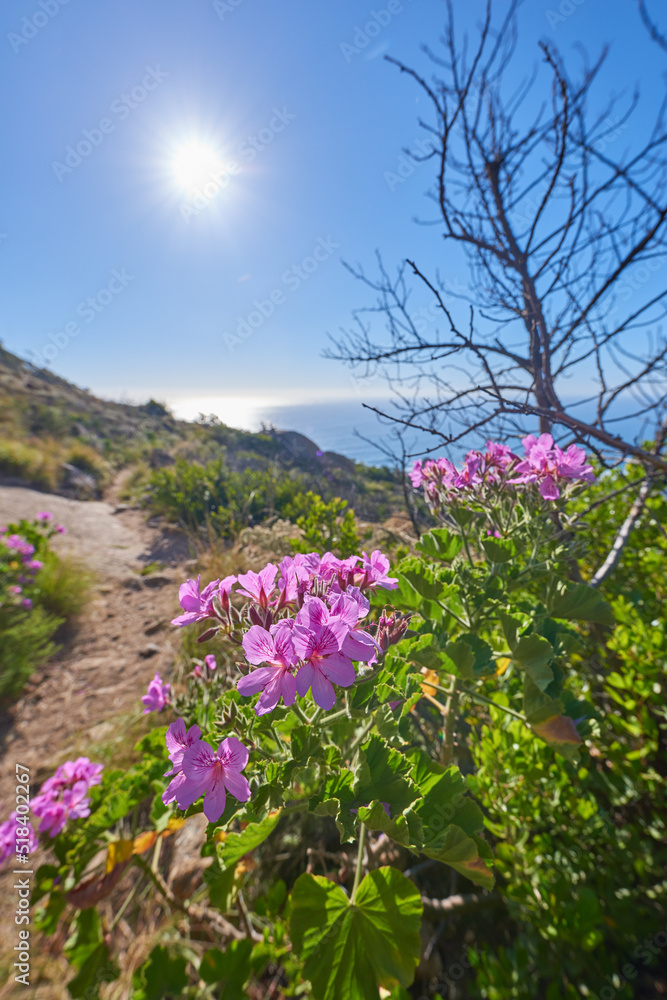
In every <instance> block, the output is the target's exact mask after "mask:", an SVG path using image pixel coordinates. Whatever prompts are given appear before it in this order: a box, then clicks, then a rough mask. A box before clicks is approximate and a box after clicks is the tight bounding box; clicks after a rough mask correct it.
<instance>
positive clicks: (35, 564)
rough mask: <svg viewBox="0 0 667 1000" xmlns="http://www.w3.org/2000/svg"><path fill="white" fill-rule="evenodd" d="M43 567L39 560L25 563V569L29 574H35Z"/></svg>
mask: <svg viewBox="0 0 667 1000" xmlns="http://www.w3.org/2000/svg"><path fill="white" fill-rule="evenodd" d="M43 566H44V563H43V562H41V561H40V560H39V559H31V560H30V562H28V563H26V569H27V570H29V571H30V572H31V573H37V572H38V571H39V570H40V569H42V568H43Z"/></svg>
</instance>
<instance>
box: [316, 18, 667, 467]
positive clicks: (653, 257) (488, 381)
mask: <svg viewBox="0 0 667 1000" xmlns="http://www.w3.org/2000/svg"><path fill="white" fill-rule="evenodd" d="M639 2H640V12H642V16H644V15H645V14H646V11H645V7H644V3H643V0H639ZM446 6H447V21H446V26H445V30H444V35H443V37H442V39H441V48H439V49H438V50H437V51H432V50H431V49H430V48H428V47H424V49H423V51H424V54H425V56H426V58H427V60H428V61H429V64H430V66H431V67H432V74H433V75H432V77H431V76H427V75H426V74H422V73H419V72H417V71H415V70H414V69H411V68H409V67H407V66H406V65H404V64H403V63H401V62H398V61H396V60H394V59H389V61H390V62H392V63H394V65H395V66H396V67H397V68H398V69H399V70H400V71H401V72H402V73H405V74H406V75H407V76H408V77H410V78H411V80H412V81H413V83H414V84H416V85H417V87H419V88H420V90H421V92H422V93H423V94H425V95H426V98H427V100H428V104H429V106H430V116H429V117H427V118H424V119H421V120H420V126H421V127H422V128H423V129H424V130H425V133H426V135H427V136H428V140H429V142H430V149H426V150H424V143H423V142H420V143H419V150H420V152H418V151H416V150H414V149H413V150H412V151H410V150H406V151H405V152H406V153H407V154H408V155H410V156H411V157H412V159H413V161H414V163H415V164H417V163H422V162H425V163H427V165H430V167H431V168H432V169H433V171H434V174H435V183H434V186H433V189H432V191H431V196H432V198H433V201H434V203H435V206H436V209H437V211H436V218H435V220H429V221H431V222H432V223H433V224H436V225H439V226H440V227H441V229H442V235H443V238H444V240H445V241H446V243H447V244H450V245H453V246H458V247H460V248H461V249H462V250H463V252H464V254H465V257H466V259H467V263H468V266H469V272H470V281H469V290H466V291H462V290H460V289H458V290H457V289H453V290H452V288H451V286H450V285H448V283H447V281H446V280H444V279H443V276H442V271H441V269H440V268H438V267H437V266H432V265H430V264H429V265H428V266H427V265H423V264H421V263H418V262H417V261H415V260H407V261H404V262H403V263H402V264H401V266H400V267H399V268H398V270H397V272H396V274H393V273H390V272H389V271H388V270H387V268H386V267H385V266H384V264H383V262H382V259H381V258H380V257H379V256H378V271H377V276H376V277H369V276H368V275H367V274H366V273H365V272H364V271H363V269H361V268H360V267H356V268H352V267H350V270H351V271H352V273H353V274H354V275H355V276H356V277H358V278H360V279H361V280H362V281H363V282H364V283H365V284H366V286H367V287H368V288H369V289H370V290H371V292H372V293H373V299H374V301H373V302H372V304H370V305H369V306H368V307H366V308H363V309H360V310H358V311H357V312H356V313H355V316H354V322H353V324H352V327H351V328H350V329H349V330H346V331H343V332H342V333H341V336H340V337H339V338H337V339H336V340H334V341H333V345H332V347H331V348H330V350H329V351H328V355H329V356H330V357H334V358H337V359H339V360H343V361H345V362H346V363H348V364H350V365H352V366H354V367H357V368H361V370H362V371H364V370H365V371H367V372H368V373H369V374H370V373H375V372H378V371H379V372H381V373H382V374H383V375H384V376H385V377H386V378H387V380H388V382H389V384H390V386H391V389H392V391H393V395H394V404H393V405H392V407H391V408H390V411H389V412H387V410H386V408H385V411H384V415H385V416H390V417H392V418H393V419H394V420H395V421H396V422H397V423H398V424H400V425H402V426H403V427H405V428H411V429H416V430H420V431H427V432H429V433H430V435H431V440H432V443H433V448H432V449H428V450H433V451H434V450H436V449H442V447H443V445H448V444H453V443H454V442H458V441H465V439H470V440H471V442H472V441H473V440H476V441H479V437H480V435H482V434H487V435H489V436H491V435H492V436H496V437H498V438H500V439H503V440H511V439H512V438H513V437H514V438H516V437H517V436H519V435H521V434H525V433H526V432H527V430H528V429H531V430H532V429H533V428H534V427H535V425H536V424H539V428H540V430H541V431H542V432H551V433H553V435H554V437H555V438H556V439H557V440H559V441H561V442H563V443H566V442H567V443H569V442H570V441H578V442H580V443H583V444H585V445H586V446H587V447H588V448H589V449H591V450H593V451H594V452H595V453H596V454H597V455H598V457H599V458H600V459H601V461H603V462H605V463H610V462H614V461H618V460H619V459H622V458H629V457H632V456H634V458H635V459H637V460H638V461H640V462H641V463H642V464H643V465H644V466H645V468H646V470H647V474H648V473H649V472H651V480H652V481H655V478H656V474H657V477H658V479H663V478H664V473H665V472H667V456H665V454H664V449H663V448H655V447H647V446H645V444H644V443H643V442H644V441H645V440H652V441H654V442H655V441H657V440H658V437H659V433H660V432H659V427H660V426H661V424H662V421H663V418H664V414H665V409H666V393H665V388H666V386H667V339H666V338H665V335H664V333H663V329H662V325H661V324H662V321H663V320H664V318H665V315H666V307H667V283H666V282H664V280H661V281H660V282H659V278H660V277H664V275H667V271H664V272H662V276H661V275H660V274H659V272H660V269H661V268H662V267H663V266H664V264H665V261H666V258H667V245H666V240H665V237H666V234H667V228H666V227H667V183H666V182H667V134H666V132H665V107H666V100H665V96H663V98H662V99H661V100H660V99H659V100H658V101H657V102H656V101H655V97H653V98H652V103H653V104H654V105H655V116H654V121H653V124H652V126H651V127H650V128H649V129H648V130H647V131H646V134H645V135H644V136H643V139H642V140H641V141H639V142H638V143H636V148H634V149H631V150H627V149H626V148H625V145H626V136H624V137H623V139H621V134H622V133H624V132H625V130H626V129H628V128H630V131H629V132H628V133H627V138H629V137H630V136H633V137H634V136H636V135H637V134H639V132H640V129H639V126H635V121H636V119H635V118H634V117H633V113H634V112H635V110H636V108H637V105H638V102H639V94H638V93H637V92H634V93H632V94H628V95H625V96H623V95H612V96H611V97H608V98H605V99H604V100H603V101H601V100H600V97H599V95H598V90H599V89H600V76H601V70H602V67H603V66H604V64H605V59H606V51H603V52H602V53H601V54H600V55H599V57H597V58H596V59H595V60H594V61H593V62H589V61H588V59H587V57H586V56H585V54H584V53H583V52H582V51H580V53H579V55H578V57H577V58H578V60H579V65H578V69H577V71H576V73H575V74H574V75H572V74H571V73H570V72H569V71H568V68H566V65H565V62H564V60H563V58H562V57H561V55H560V53H559V52H558V51H557V49H556V48H555V47H554V46H553V45H552V44H551V43H550V42H542V43H541V44H540V53H539V55H540V59H539V62H538V64H537V65H536V67H535V69H534V70H533V71H532V72H529V73H528V75H526V76H525V78H524V79H523V80H522V82H521V83H519V84H517V83H516V79H517V77H516V61H517V59H519V55H518V54H517V49H516V39H517V15H518V8H519V6H520V2H519V0H512V2H510V3H509V4H505V5H503V16H502V19H501V20H500V21H499V22H497V21H496V20H495V18H494V14H493V10H492V2H491V0H488V2H487V5H486V9H485V14H484V18H483V21H482V23H481V25H480V27H479V32H478V36H477V38H476V40H475V42H474V44H473V43H471V41H470V39H469V38H464V39H462V40H459V38H458V35H457V32H456V29H455V22H454V9H453V3H452V2H451V0H448V2H447V5H446ZM647 19H648V15H646V18H645V20H647ZM649 24H650V25H651V26H653V28H654V30H655V31H656V32H657V29H655V26H654V25H652V22H649ZM658 34H659V33H658ZM666 96H667V95H666ZM631 125H632V128H631ZM653 272H656V274H655V275H654V273H653ZM663 289H664V290H663ZM424 302H428V303H429V305H428V306H427V307H425V306H424V305H423V303H424ZM378 412H379V411H378ZM628 427H634V428H635V429H636V428H639V431H638V433H637V434H636V436H634V435H633V434H632V433H631V431H629V430H627V428H628ZM422 453H423V452H422ZM651 470H652V471H651Z"/></svg>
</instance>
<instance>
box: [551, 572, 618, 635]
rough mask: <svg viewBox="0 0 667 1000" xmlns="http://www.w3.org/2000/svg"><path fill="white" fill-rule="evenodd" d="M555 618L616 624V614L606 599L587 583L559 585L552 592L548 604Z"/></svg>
mask: <svg viewBox="0 0 667 1000" xmlns="http://www.w3.org/2000/svg"><path fill="white" fill-rule="evenodd" d="M548 608H549V614H550V615H552V616H553V617H554V618H567V619H569V620H571V621H577V622H595V623H596V624H598V625H608V626H609V627H610V628H613V627H614V625H615V620H614V614H613V612H612V610H611V608H610V606H609V605H608V604H607V602H606V601H605V599H604V598H603V597H601V596H600V594H599V593H598V592H597V590H595V589H594V588H593V587H588V586H587V585H586V584H585V583H575V584H568V585H567V586H565V587H564V586H563V585H561V586H559V587H558V589H557V590H556V591H555V592H554V593H552V595H551V599H550V602H549V605H548Z"/></svg>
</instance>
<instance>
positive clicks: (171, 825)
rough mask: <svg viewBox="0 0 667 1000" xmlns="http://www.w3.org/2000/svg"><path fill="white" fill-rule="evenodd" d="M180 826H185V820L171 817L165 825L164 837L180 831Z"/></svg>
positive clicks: (180, 817) (181, 817) (179, 817)
mask: <svg viewBox="0 0 667 1000" xmlns="http://www.w3.org/2000/svg"><path fill="white" fill-rule="evenodd" d="M182 826H185V819H184V818H183V816H172V817H171V819H170V820H169V822H168V823H167V826H166V829H165V831H164V835H165V836H166V835H167V834H169V833H176V831H177V830H180V829H181V827H182Z"/></svg>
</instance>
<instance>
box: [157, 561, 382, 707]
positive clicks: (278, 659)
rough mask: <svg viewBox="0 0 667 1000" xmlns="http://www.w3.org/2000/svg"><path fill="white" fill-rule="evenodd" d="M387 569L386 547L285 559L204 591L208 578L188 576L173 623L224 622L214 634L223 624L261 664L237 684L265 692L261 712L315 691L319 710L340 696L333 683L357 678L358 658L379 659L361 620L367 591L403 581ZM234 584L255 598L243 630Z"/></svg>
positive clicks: (254, 662)
mask: <svg viewBox="0 0 667 1000" xmlns="http://www.w3.org/2000/svg"><path fill="white" fill-rule="evenodd" d="M388 574H389V560H388V559H387V557H386V556H385V555H384V554H383V553H382V552H380V551H379V549H376V550H375V551H373V552H371V554H370V555H368V554H367V553H366V552H362V554H361V555H360V556H359V555H357V556H350V557H349V558H347V559H339V558H338V557H337V556H335V555H334V554H333V553H332V552H325V553H324V555H320V554H319V553H318V552H308V553H299V554H297V555H295V556H286V557H285V558H284V559H283V560H282V562H281V563H280V564H279V565H274V564H273V563H269V564H268V565H267V566H265V567H264V569H262V570H261V571H260V572H259V573H255V572H253V571H250V572H248V573H241V574H239V576H238V577H235V576H228V577H225V579H224V580H214V581H213V582H212V583H209V584H208V585H207V586H206V587H204V589H203V590H201V577H198V578H197V580H188V581H187V582H186V583H184V584H182V586H181V587H180V590H179V599H180V603H181V607H182V608H183V611H184V612H185V613H184V614H182V615H179V617H178V618H175V619H174V620H173V624H174V625H180V626H184V625H190V624H193V623H195V622H200V621H206V620H209V619H217V622H218V624H217V625H215V626H214V627H213V628H212V629H211V630H209V632H210V634H211V635H212V634H214V633H215V632H217V631H218V629H219V628H220V627H221V626H222V627H223V628H224V630H225V631H226V632H227V634H228V635H229V636H230V638H232V640H234V639H235V638H236V641H238V642H239V643H240V645H242V648H243V652H244V654H245V658H246V661H247V662H248V663H249V664H250V665H252V666H254V667H258V669H257V670H253V671H252V672H250V673H249V674H247V675H246V676H244V677H242V678H241V679H240V680H239V682H238V685H237V687H238V690H239V691H240V692H241V694H242V695H245V696H251V695H254V694H259V693H260V692H261V694H260V697H259V699H258V702H257V706H256V708H255V711H256V713H257V715H264V714H265V713H267V712H270V711H272V710H273V709H274V708H275V707H276V705H277V704H278V702H279V701H280V699H281V698H282V700H283V702H284V704H285V705H292V704H294V701H295V699H296V696H297V694H298V695H299V696H300V697H301V698H304V697H305V696H306V695H307V694H308V692H309V691H312V696H313V699H314V701H315V702H316V704H317V705H319V706H320V708H323V709H330V708H331V707H332V706H333V705H334V703H335V701H336V693H335V691H334V687H333V685H334V684H337V685H339V686H340V687H349V686H350V685H351V684H353V683H354V679H355V676H356V674H355V669H354V664H353V660H356V661H357V662H374V661H375V659H376V657H377V653H378V652H379V651H381V647H380V646H379V645H378V643H377V642H376V640H375V639H374V638H373V637H372V636H371V635H370V633H369V632H368V631H365V630H364V629H363V628H362V627H361V626H360V622H361V621H362V619H363V618H365V617H366V615H367V614H368V611H369V608H370V604H369V601H368V599H367V598H366V597H365V595H364V593H363V591H364V590H374V589H375V588H378V587H382V588H384V589H388V590H392V589H394V588H395V587H396V586H397V585H398V581H397V579H396V578H395V577H391V576H389V575H388ZM235 585H237V586H238V589H237V590H236V591H235V593H236V594H237V595H238V596H239V597H243V598H245V599H246V601H247V602H249V610H248V617H249V618H250V621H251V622H252V623H253V624H252V625H251V627H250V628H249V629H248V630H247V631H245V633H244V634H243V631H242V630H243V628H244V625H245V620H244V618H243V616H241V615H239V614H238V612H235V610H234V609H233V607H232V605H231V595H232V590H233V588H234V586H235ZM239 631H240V632H241V634H239ZM209 632H207V633H205V634H204V636H202V637H201V638H207V637H209ZM195 672H196V671H195ZM200 673H201V671H200Z"/></svg>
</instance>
